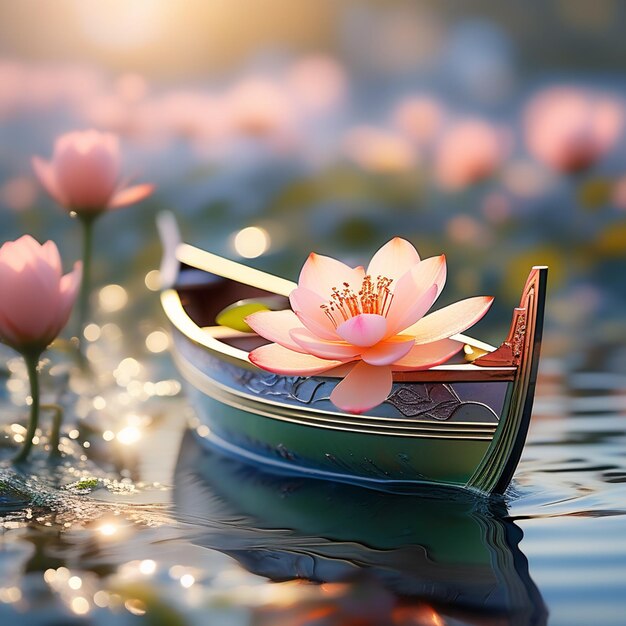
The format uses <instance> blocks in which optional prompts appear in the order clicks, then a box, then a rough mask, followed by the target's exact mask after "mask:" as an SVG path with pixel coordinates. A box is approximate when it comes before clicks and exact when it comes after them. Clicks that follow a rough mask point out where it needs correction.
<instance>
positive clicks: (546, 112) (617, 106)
mask: <svg viewBox="0 0 626 626" xmlns="http://www.w3.org/2000/svg"><path fill="white" fill-rule="evenodd" d="M623 122H624V110H623V107H622V105H621V103H620V102H619V101H618V100H617V99H615V98H612V97H610V96H607V95H601V94H597V93H593V92H591V91H586V90H583V89H575V88H567V87H554V88H551V89H547V90H545V91H542V92H541V93H539V94H538V95H536V96H535V97H534V98H533V99H532V100H531V101H530V103H529V104H528V106H527V108H526V112H525V115H524V129H525V135H526V143H527V145H528V149H529V150H530V152H531V154H532V155H533V156H534V157H535V158H536V159H538V160H539V161H541V162H543V163H544V164H547V165H549V166H550V167H552V168H553V169H555V170H557V171H559V172H565V173H574V172H580V171H583V170H586V169H588V168H589V167H591V166H592V165H593V164H594V163H596V162H597V161H598V160H599V159H600V158H602V157H603V156H604V155H605V154H606V153H607V152H608V151H609V150H611V148H613V146H614V145H615V143H616V142H617V140H618V138H619V135H620V133H621V130H622V127H623Z"/></svg>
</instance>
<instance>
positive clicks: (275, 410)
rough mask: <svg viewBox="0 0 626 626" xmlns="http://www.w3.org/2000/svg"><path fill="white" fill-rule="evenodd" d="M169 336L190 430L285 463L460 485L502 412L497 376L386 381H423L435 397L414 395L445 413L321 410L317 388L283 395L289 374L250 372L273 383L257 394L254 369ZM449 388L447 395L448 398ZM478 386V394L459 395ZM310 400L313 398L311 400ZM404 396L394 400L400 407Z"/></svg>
mask: <svg viewBox="0 0 626 626" xmlns="http://www.w3.org/2000/svg"><path fill="white" fill-rule="evenodd" d="M174 338H175V339H174V357H175V361H176V364H177V366H178V368H179V370H180V372H181V373H182V375H183V378H184V380H185V386H186V392H187V395H188V396H189V398H190V400H191V402H192V404H193V406H194V408H195V411H196V414H197V418H198V428H197V432H198V434H199V435H200V436H201V437H202V438H203V439H204V440H205V441H206V442H208V443H209V444H210V445H214V446H218V447H220V448H222V449H223V450H226V451H228V452H229V453H231V454H234V455H237V456H241V457H246V458H247V459H248V460H251V461H253V462H258V463H266V464H270V465H274V466H276V467H279V468H283V469H284V470H285V471H289V472H292V473H293V472H296V473H305V474H310V475H317V476H320V477H326V478H332V479H334V480H341V481H347V482H357V483H370V484H371V485H376V484H385V485H386V486H387V487H388V486H389V483H398V485H402V484H406V483H441V484H448V485H457V486H462V485H465V484H466V483H467V482H468V480H469V479H470V477H471V476H472V474H473V473H474V471H475V469H476V467H477V466H478V464H479V463H480V461H481V459H483V457H484V456H485V453H486V451H487V449H488V447H489V445H490V444H491V441H492V439H493V435H494V432H495V431H496V429H497V427H498V424H499V419H500V417H501V416H502V415H504V414H506V408H507V397H508V392H509V390H510V386H511V383H507V382H503V381H499V382H473V383H472V382H461V383H458V384H456V385H455V384H454V383H430V384H429V385H428V386H426V385H425V384H423V383H420V382H413V383H410V382H405V383H398V384H396V385H395V389H394V393H395V394H396V395H401V396H409V397H413V396H414V397H418V396H419V395H420V394H423V393H424V390H427V391H428V392H429V393H430V394H431V396H434V397H435V398H437V397H439V398H444V399H442V400H441V402H439V403H437V400H433V398H432V397H431V399H430V402H427V401H426V400H424V401H423V402H422V405H427V408H428V407H430V411H431V412H435V413H436V412H437V406H438V405H441V404H447V407H440V408H439V409H438V410H439V412H440V414H441V415H443V414H444V413H443V411H444V410H445V415H446V416H447V419H446V420H444V421H441V420H437V419H435V418H433V417H432V416H431V415H430V414H425V413H423V412H422V413H419V414H418V415H414V416H412V417H411V416H407V415H404V414H402V412H401V411H400V410H399V409H398V408H397V406H394V404H393V403H386V405H383V406H382V407H380V408H378V409H377V412H370V413H369V414H367V415H362V416H355V415H348V414H340V413H335V414H330V413H329V412H328V411H327V410H325V409H326V404H327V403H328V400H327V397H326V396H325V395H324V394H321V395H320V397H319V398H318V399H317V400H316V399H315V398H314V399H311V397H310V396H309V395H308V394H307V395H306V396H305V397H300V398H299V399H298V398H297V397H294V396H291V397H290V398H289V399H290V401H291V403H290V404H289V403H287V402H284V401H283V396H285V395H290V394H288V392H287V391H286V390H287V389H289V388H290V387H291V386H293V385H294V384H295V385H296V386H297V384H298V379H297V378H296V379H293V378H290V377H276V376H269V375H268V374H267V373H264V372H258V377H259V379H260V380H263V378H264V377H267V378H269V379H270V382H271V383H272V384H271V385H270V384H269V382H267V381H266V386H271V387H272V388H274V390H275V392H274V395H273V396H270V397H269V398H268V397H266V398H260V397H259V396H258V395H254V394H253V393H252V392H251V390H250V388H249V386H250V384H251V380H254V379H252V378H251V377H250V374H249V370H247V368H243V367H237V366H235V365H233V364H230V363H227V362H225V361H224V360H223V359H220V358H219V357H218V356H216V355H211V353H210V352H207V351H206V350H205V349H204V348H203V347H202V346H197V345H195V344H194V342H192V341H189V339H188V338H187V337H186V336H185V335H183V334H181V333H177V332H176V331H174ZM218 372H219V374H218ZM255 374H256V373H255ZM242 380H244V381H247V385H248V386H246V385H244V384H242ZM301 382H303V383H304V382H306V383H308V384H312V386H313V387H316V388H317V389H318V390H319V389H320V386H323V385H325V384H328V385H329V386H331V387H332V385H334V384H336V382H335V381H332V380H328V379H324V378H323V377H314V378H313V379H312V378H311V377H309V378H307V379H302V380H301ZM259 384H261V383H260V382H259V380H256V381H255V386H253V389H254V388H257V387H258V385H259ZM455 387H456V388H458V389H459V392H458V394H457V392H456V391H455ZM451 393H452V394H453V396H454V397H455V400H450V399H447V398H449V397H450V394H451ZM481 394H482V396H483V402H479V401H478V400H469V401H468V400H467V397H474V398H477V397H479V396H480V395H481ZM392 395H393V394H392ZM446 399H447V400H446ZM485 400H487V401H488V402H489V403H490V404H491V406H489V405H488V404H487V403H486V402H485ZM318 404H321V405H322V407H321V408H316V406H317V405H318ZM407 406H408V404H407V403H405V405H403V410H404V411H405V412H409V409H408V408H407ZM416 408H417V404H416V406H414V407H413V410H416ZM422 408H423V407H422Z"/></svg>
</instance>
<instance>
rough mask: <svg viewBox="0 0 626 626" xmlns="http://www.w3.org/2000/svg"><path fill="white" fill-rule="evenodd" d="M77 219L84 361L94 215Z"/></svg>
mask: <svg viewBox="0 0 626 626" xmlns="http://www.w3.org/2000/svg"><path fill="white" fill-rule="evenodd" d="M78 219H79V220H80V223H81V225H82V229H83V258H82V261H83V274H82V279H81V282H80V292H79V294H78V332H77V336H78V351H79V355H80V359H81V362H83V363H85V355H84V353H83V345H84V341H85V339H84V335H83V331H84V330H85V326H86V325H87V322H88V320H89V316H90V312H89V296H90V295H91V257H92V252H93V225H94V222H95V216H94V215H85V214H79V216H78Z"/></svg>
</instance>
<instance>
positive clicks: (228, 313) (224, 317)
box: [215, 300, 271, 333]
mask: <svg viewBox="0 0 626 626" xmlns="http://www.w3.org/2000/svg"><path fill="white" fill-rule="evenodd" d="M270 310H271V309H270V308H269V307H268V306H267V305H266V304H263V303H262V302H250V301H247V300H245V301H244V300H241V301H239V302H235V304H231V305H230V306H227V307H226V308H225V309H224V310H223V311H220V312H219V313H218V314H217V317H216V318H215V321H216V322H217V323H218V324H219V325H220V326H226V327H227V328H232V329H233V330H239V331H241V332H244V333H251V332H253V331H252V329H251V328H250V326H248V324H246V322H245V319H246V317H248V315H252V313H257V312H258V311H270Z"/></svg>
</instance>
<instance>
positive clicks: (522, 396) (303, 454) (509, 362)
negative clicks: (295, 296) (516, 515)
mask: <svg viewBox="0 0 626 626" xmlns="http://www.w3.org/2000/svg"><path fill="white" fill-rule="evenodd" d="M159 230H160V233H161V238H162V241H163V245H164V258H163V263H162V267H161V282H162V292H161V303H162V306H163V310H164V312H165V314H166V316H167V318H168V320H169V322H170V324H171V327H172V338H173V341H172V346H173V349H172V353H173V357H174V361H175V363H176V365H177V367H178V369H179V371H180V373H181V374H182V377H183V379H184V381H185V382H186V383H187V384H186V389H187V392H188V395H189V397H190V400H191V402H192V403H193V405H194V407H195V409H196V411H197V415H198V419H199V423H200V426H199V428H198V429H197V432H198V435H199V436H200V437H201V438H203V439H205V440H206V441H207V442H211V444H213V445H217V446H219V447H220V448H222V449H223V450H227V451H229V452H231V453H233V454H236V455H238V456H243V457H246V458H247V459H248V460H249V461H252V462H255V463H257V462H258V463H262V464H269V465H273V466H275V467H276V468H279V469H281V470H285V471H288V472H298V473H304V474H309V475H312V476H317V477H320V478H328V479H331V480H339V481H348V482H358V483H364V484H367V485H369V486H372V487H376V486H377V485H378V486H380V485H384V486H385V488H389V487H390V485H393V486H394V488H396V489H403V488H411V486H412V485H415V484H421V483H435V484H441V485H453V486H457V487H465V488H468V489H472V490H476V491H479V492H482V493H494V492H496V493H502V492H504V491H505V489H506V488H507V486H508V485H509V483H510V481H511V479H512V477H513V474H514V472H515V469H516V467H517V464H518V462H519V459H520V456H521V453H522V449H523V446H524V442H525V439H526V434H527V431H528V426H529V423H530V418H531V412H532V404H533V397H534V391H535V381H536V377H537V365H538V361H539V351H540V346H541V334H542V327H543V316H544V303H545V292H546V279H547V268H546V267H533V268H532V270H531V271H530V274H529V277H528V280H527V281H526V284H525V285H524V288H523V290H522V296H521V300H520V305H519V307H518V308H516V309H515V310H514V312H513V320H512V323H511V328H510V331H509V334H508V336H507V338H506V339H505V341H504V342H503V343H502V344H501V345H500V347H498V348H494V347H493V346H490V345H488V344H486V343H483V342H481V341H478V340H476V339H473V338H471V337H468V336H465V335H455V336H454V337H452V339H454V340H456V341H459V342H461V343H462V344H463V346H464V350H463V351H462V353H461V357H459V358H457V359H456V360H451V361H449V362H447V363H446V364H444V365H439V366H436V367H433V368H431V369H428V370H423V371H415V372H394V384H393V389H392V392H391V394H390V396H389V398H388V399H387V401H386V402H384V403H383V404H381V405H379V406H378V407H375V408H374V409H371V410H370V411H367V412H365V413H363V414H361V415H354V414H350V413H344V412H341V411H339V410H338V409H337V408H336V407H335V406H334V405H333V404H332V403H331V402H330V400H329V396H330V392H331V391H332V389H333V388H334V386H335V385H336V384H337V383H338V382H339V378H336V377H332V376H329V375H328V374H327V373H325V375H316V376H308V377H300V376H283V375H277V374H273V373H270V372H267V371H264V370H261V369H259V368H257V367H256V366H255V365H253V364H252V363H250V362H249V360H248V352H249V351H250V350H252V349H254V348H256V347H258V346H259V345H262V344H263V343H266V341H265V340H264V339H262V338H261V337H259V336H257V335H256V334H254V333H250V332H241V331H238V330H233V329H231V328H227V327H224V326H220V325H218V324H216V317H217V316H218V314H219V313H220V312H222V311H223V310H224V309H225V307H228V306H229V305H232V304H233V303H235V302H238V301H241V300H248V299H253V300H254V299H257V300H258V299H266V298H272V299H274V300H276V299H281V298H282V299H283V301H284V304H283V306H282V308H287V307H288V300H287V296H288V295H289V293H290V292H291V291H292V290H293V289H294V288H295V286H296V285H295V283H292V282H290V281H288V280H285V279H283V278H280V277H277V276H273V275H271V274H267V273H265V272H262V271H259V270H257V269H253V268H251V267H248V266H245V265H242V264H240V263H237V262H235V261H231V260H228V259H225V258H222V257H219V256H217V255H215V254H212V253H210V252H206V251H203V250H201V249H199V248H196V247H193V246H191V245H189V244H186V243H182V242H181V240H180V237H179V234H178V228H177V225H176V222H175V220H174V218H173V216H172V215H171V214H163V215H162V216H160V219H159ZM274 304H276V302H274ZM278 304H279V305H280V303H278Z"/></svg>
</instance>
